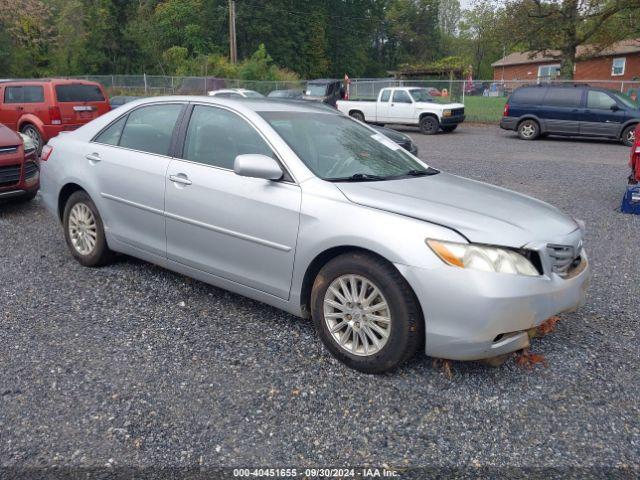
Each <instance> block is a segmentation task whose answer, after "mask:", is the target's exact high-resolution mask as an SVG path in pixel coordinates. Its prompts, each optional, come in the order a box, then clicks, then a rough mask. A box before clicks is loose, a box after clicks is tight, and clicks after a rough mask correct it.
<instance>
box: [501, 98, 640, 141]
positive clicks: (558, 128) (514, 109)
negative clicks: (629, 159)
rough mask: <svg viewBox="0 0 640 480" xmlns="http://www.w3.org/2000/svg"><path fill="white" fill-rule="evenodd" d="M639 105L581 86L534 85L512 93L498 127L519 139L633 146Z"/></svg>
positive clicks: (639, 117) (639, 115)
mask: <svg viewBox="0 0 640 480" xmlns="http://www.w3.org/2000/svg"><path fill="white" fill-rule="evenodd" d="M638 123H640V105H639V104H638V103H637V102H635V101H633V100H632V99H631V98H630V97H628V96H626V95H624V94H621V93H618V92H614V91H611V90H606V89H604V88H597V87H589V86H585V85H538V86H531V87H520V88H518V89H517V90H515V91H514V92H513V93H512V94H511V96H510V97H509V99H508V100H507V104H506V105H505V107H504V116H503V117H502V120H501V121H500V127H501V128H503V129H505V130H514V131H516V132H518V136H519V137H520V138H522V139H523V140H535V139H536V138H538V137H540V136H544V135H566V136H587V137H602V138H613V139H619V140H621V141H622V143H624V144H625V145H627V146H631V145H633V142H634V139H635V134H634V131H635V128H636V125H637V124H638Z"/></svg>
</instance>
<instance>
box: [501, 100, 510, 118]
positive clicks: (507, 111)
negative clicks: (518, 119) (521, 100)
mask: <svg viewBox="0 0 640 480" xmlns="http://www.w3.org/2000/svg"><path fill="white" fill-rule="evenodd" d="M502 116H503V117H508V116H509V104H508V103H505V104H504V110H503V111H502Z"/></svg>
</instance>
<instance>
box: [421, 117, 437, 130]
mask: <svg viewBox="0 0 640 480" xmlns="http://www.w3.org/2000/svg"><path fill="white" fill-rule="evenodd" d="M439 128H440V125H439V122H438V119H437V118H436V117H432V116H431V115H425V116H424V117H422V118H421V119H420V131H421V132H422V133H424V134H425V135H434V134H436V133H438V129H439Z"/></svg>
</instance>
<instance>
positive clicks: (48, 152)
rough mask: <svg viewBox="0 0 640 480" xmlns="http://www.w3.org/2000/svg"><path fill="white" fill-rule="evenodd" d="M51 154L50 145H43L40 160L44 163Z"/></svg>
mask: <svg viewBox="0 0 640 480" xmlns="http://www.w3.org/2000/svg"><path fill="white" fill-rule="evenodd" d="M52 153H53V147H52V146H51V145H45V146H44V147H42V153H40V160H41V161H42V162H46V161H47V160H49V157H50V156H51V154H52Z"/></svg>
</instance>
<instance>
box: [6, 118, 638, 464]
mask: <svg viewBox="0 0 640 480" xmlns="http://www.w3.org/2000/svg"><path fill="white" fill-rule="evenodd" d="M410 133H411V135H412V136H413V137H414V139H415V141H416V143H417V144H418V146H419V148H420V156H421V157H422V158H424V159H426V160H427V161H429V162H430V164H431V165H433V166H434V167H437V168H441V169H445V170H448V171H449V172H453V173H456V174H460V175H464V176H468V177H471V178H475V179H479V180H484V181H487V182H491V183H494V184H498V185H501V186H504V187H508V188H512V189H514V190H517V191H520V192H524V193H527V194H530V195H533V196H535V197H538V198H541V199H543V200H545V201H548V202H551V203H552V204H554V205H556V206H558V207H560V208H561V209H563V210H565V211H566V212H568V213H570V214H572V215H574V216H575V217H577V218H581V219H583V220H585V221H586V222H587V239H586V248H588V252H589V254H590V258H591V263H592V268H593V278H592V286H591V289H590V294H589V299H588V303H587V305H586V306H585V307H584V308H583V309H582V310H580V311H579V312H578V313H574V314H566V315H563V316H562V321H561V322H560V323H559V324H558V326H557V328H556V331H555V332H554V333H552V334H550V335H548V336H546V337H544V338H542V339H539V340H534V344H533V346H532V350H533V351H534V352H535V353H539V354H542V355H544V357H545V359H546V363H547V365H546V367H544V366H541V365H538V366H536V367H535V368H533V369H532V370H526V369H524V368H522V367H519V366H518V365H516V363H515V362H514V361H510V362H508V363H507V364H506V365H504V366H503V367H501V368H499V369H491V368H488V367H484V366H481V365H479V364H475V363H453V365H452V373H453V376H452V378H448V377H447V375H445V374H444V373H443V371H442V370H441V369H440V368H436V367H434V366H433V365H432V361H431V359H428V358H426V357H420V358H416V359H415V360H414V361H412V362H411V363H409V364H408V365H406V366H404V367H403V368H401V369H400V370H399V371H396V372H395V373H393V374H388V375H383V376H368V375H363V374H360V373H357V372H354V371H351V370H348V369H347V368H345V367H343V366H342V365H341V364H339V363H338V362H337V361H335V360H334V359H333V358H332V357H330V356H329V354H328V353H327V352H326V351H325V350H324V349H323V348H322V346H321V344H320V341H319V340H318V339H317V338H316V336H315V334H314V331H313V328H312V325H311V323H310V322H308V321H303V320H299V319H297V318H294V317H292V316H290V315H288V314H285V313H283V312H281V311H278V310H275V309H273V308H270V307H267V306H264V305H262V304H259V303H256V302H254V301H251V300H248V299H246V298H243V297H240V296H237V295H234V294H231V293H228V292H225V291H223V290H219V289H217V288H214V287H211V286H208V285H206V284H203V283H200V282H197V281H193V280H190V279H188V278H185V277H183V276H180V275H177V274H174V273H171V272H168V271H165V270H162V269H160V268H157V267H155V266H152V265H149V264H147V263H144V262H141V261H138V260H135V259H130V258H123V259H121V260H120V261H118V262H117V263H116V264H115V265H113V266H110V267H107V268H103V269H87V268H83V267H81V266H80V265H79V264H77V263H76V262H75V261H74V260H72V258H71V256H70V255H69V253H67V249H66V246H65V244H64V241H63V237H62V233H61V230H60V228H59V226H58V225H57V224H56V222H55V221H54V220H53V219H52V218H51V217H50V216H49V215H48V213H47V212H46V211H45V210H44V208H43V206H42V205H41V203H40V199H39V198H36V200H35V201H33V202H32V203H30V204H28V205H22V206H16V205H0V245H2V249H1V250H0V258H1V261H2V269H1V270H0V303H1V309H0V367H1V368H0V394H1V397H0V465H2V466H5V467H7V466H17V467H25V466H28V467H51V466H55V465H59V466H75V467H79V466H84V467H103V466H134V467H194V466H195V467H198V466H263V467H274V466H281V467H284V466H293V465H297V466H311V465H313V466H319V467H320V466H325V467H327V466H336V467H337V466H345V465H366V464H372V465H377V466H380V465H382V464H387V465H390V466H397V467H406V466H411V467H418V466H431V467H452V466H468V467H477V466H485V467H506V466H511V467H557V468H558V470H557V471H558V472H565V473H566V472H568V471H569V470H566V469H567V468H570V467H583V468H589V467H619V468H621V469H622V470H621V472H623V473H622V474H623V475H627V474H628V475H629V477H631V476H633V475H634V473H635V474H637V473H638V470H637V469H638V468H639V467H640V423H639V418H640V403H639V400H638V397H639V396H640V388H639V385H640V378H639V373H638V372H639V369H638V358H639V355H638V340H639V339H638V333H637V332H638V325H637V323H638V317H637V313H638V298H640V288H639V286H638V272H639V271H640V255H638V245H639V243H638V232H640V217H636V216H631V215H622V214H620V213H618V212H616V208H617V207H618V206H619V202H620V199H621V196H622V193H623V190H624V186H625V177H626V175H627V166H626V162H627V159H628V149H626V148H624V147H622V146H620V145H618V144H615V143H608V142H594V141H584V140H582V141H580V140H564V139H545V140H540V141H536V142H531V143H528V142H524V141H520V140H517V139H516V138H515V136H514V135H513V134H510V133H507V132H502V131H499V130H498V129H497V128H494V127H477V126H471V125H464V126H462V127H461V128H460V129H459V130H457V131H456V132H454V133H452V134H448V135H445V134H440V135H436V136H433V137H427V136H423V135H420V134H418V133H415V132H410ZM629 469H630V470H629ZM573 471H574V472H575V471H577V470H573ZM501 472H503V473H504V472H506V470H501ZM581 472H582V475H585V476H586V475H587V473H588V472H592V473H593V471H591V470H582V471H581ZM624 472H627V473H626V474H625V473H624ZM632 472H634V473H632ZM0 476H2V475H1V474H0Z"/></svg>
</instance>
